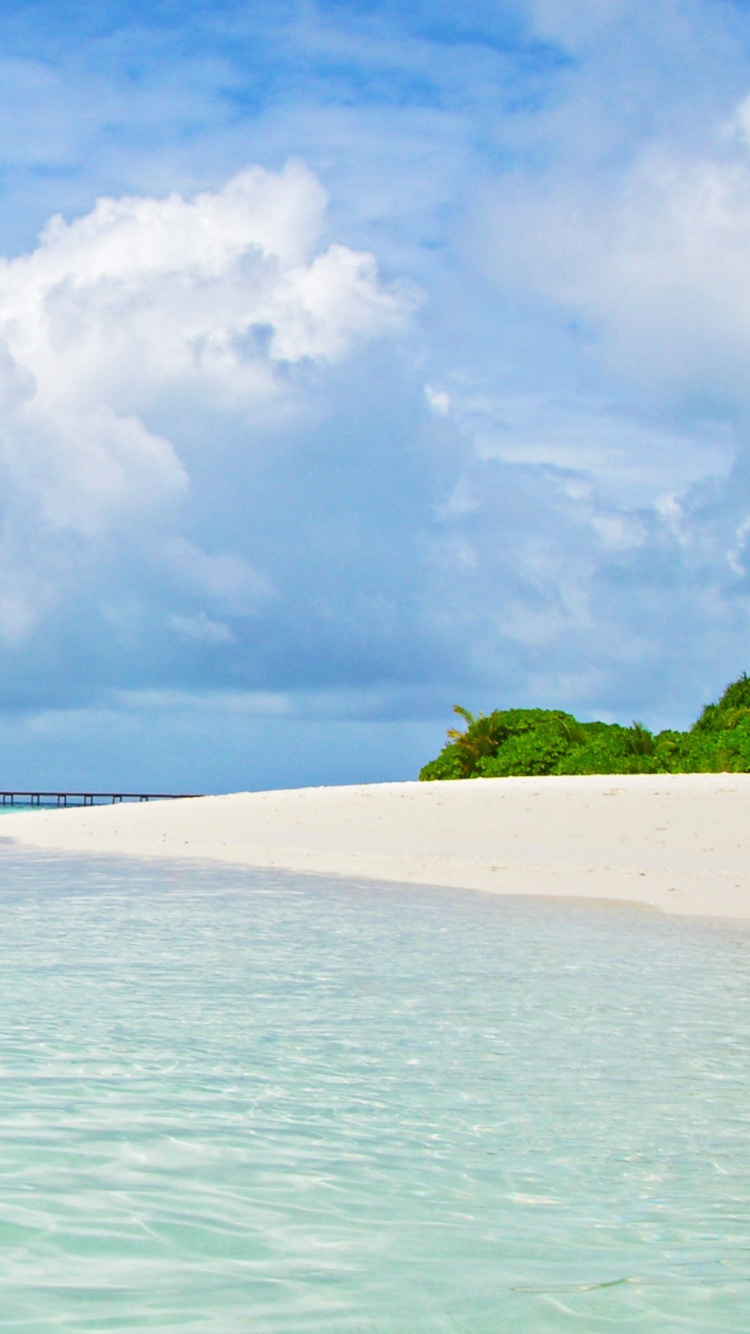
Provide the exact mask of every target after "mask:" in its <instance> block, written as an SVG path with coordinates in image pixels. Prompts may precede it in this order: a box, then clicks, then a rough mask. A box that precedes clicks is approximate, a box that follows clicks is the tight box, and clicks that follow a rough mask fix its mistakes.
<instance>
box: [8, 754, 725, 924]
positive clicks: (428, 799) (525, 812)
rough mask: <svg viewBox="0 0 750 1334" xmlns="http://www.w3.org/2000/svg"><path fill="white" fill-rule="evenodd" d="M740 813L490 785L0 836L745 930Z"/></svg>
mask: <svg viewBox="0 0 750 1334" xmlns="http://www.w3.org/2000/svg"><path fill="white" fill-rule="evenodd" d="M749 814H750V775H745V774H680V775H673V774H669V775H658V776H648V775H640V774H638V775H627V776H622V775H618V776H616V777H608V776H604V777H602V776H587V777H576V778H538V779H535V778H495V779H476V780H472V781H467V782H454V783H379V784H373V785H367V784H365V785H361V786H353V787H328V788H326V787H320V788H301V789H297V790H288V791H279V792H241V793H234V794H232V795H229V796H217V797H199V798H192V799H184V800H177V801H159V802H149V803H143V804H136V805H125V804H123V805H116V806H99V807H94V808H91V807H88V808H85V809H81V808H78V809H67V810H52V811H33V812H23V813H18V814H5V815H3V818H2V820H1V821H0V837H1V838H2V839H3V841H4V842H5V841H8V840H10V841H12V842H13V843H15V844H17V845H19V844H20V845H25V846H29V847H36V848H45V849H57V850H59V851H61V852H72V853H98V854H117V855H125V856H136V857H149V858H152V857H168V858H190V859H200V860H202V861H205V860H218V861H224V862H230V863H233V864H235V865H245V866H256V867H277V868H280V869H282V868H283V869H288V870H293V871H304V872H313V873H317V874H326V875H331V874H333V875H341V876H347V877H349V878H354V879H359V878H367V879H373V880H381V881H397V882H401V883H407V884H417V885H435V886H451V887H456V888H466V889H475V890H483V891H488V892H490V893H494V894H524V895H529V894H533V895H544V896H553V897H573V898H592V899H610V900H613V899H614V900H626V901H630V902H635V903H639V904H643V905H645V906H648V907H650V908H654V909H659V910H662V911H664V912H670V913H679V914H687V915H691V916H705V917H733V918H750V819H748V815H749Z"/></svg>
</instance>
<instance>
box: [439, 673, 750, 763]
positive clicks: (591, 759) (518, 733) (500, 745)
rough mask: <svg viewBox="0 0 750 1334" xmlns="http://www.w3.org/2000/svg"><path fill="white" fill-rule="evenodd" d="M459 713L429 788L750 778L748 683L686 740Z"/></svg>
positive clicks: (540, 715) (545, 713) (732, 688)
mask: <svg viewBox="0 0 750 1334" xmlns="http://www.w3.org/2000/svg"><path fill="white" fill-rule="evenodd" d="M454 712H455V713H457V714H458V715H459V717H461V718H462V719H463V721H464V724H465V726H464V728H463V730H462V729H460V728H451V729H450V730H449V732H448V740H447V743H446V745H445V746H444V747H443V750H442V751H441V752H440V754H439V755H438V756H437V758H436V759H434V760H431V761H430V763H429V764H426V765H425V766H424V768H423V769H422V770H421V772H420V775H419V777H420V778H421V779H422V780H423V781H433V780H444V779H459V778H504V777H508V776H510V775H518V776H524V775H539V774H627V773H750V677H748V676H747V674H745V673H743V675H742V676H741V677H740V678H739V680H737V681H735V682H733V683H732V684H731V685H729V686H727V688H726V690H725V691H724V693H723V695H722V696H721V698H720V699H719V700H718V701H717V702H716V703H715V704H708V705H706V707H705V708H704V709H703V711H702V712H701V714H700V717H699V718H698V720H697V721H696V722H695V723H694V724H693V726H692V727H691V728H690V730H689V731H688V732H678V731H672V730H666V731H664V732H660V733H659V734H658V735H657V736H654V735H653V733H652V732H650V731H649V730H648V728H647V727H645V726H644V724H643V723H639V722H634V723H633V724H632V725H631V726H630V727H622V726H620V724H618V723H601V722H593V723H581V722H579V721H578V720H577V719H576V718H574V717H573V715H572V714H571V713H566V712H564V711H563V710H561V709H504V710H495V711H494V712H493V713H490V714H488V715H485V714H482V713H480V714H477V715H476V716H475V715H474V714H472V713H469V711H468V709H464V708H462V707H461V706H460V705H456V706H455V707H454Z"/></svg>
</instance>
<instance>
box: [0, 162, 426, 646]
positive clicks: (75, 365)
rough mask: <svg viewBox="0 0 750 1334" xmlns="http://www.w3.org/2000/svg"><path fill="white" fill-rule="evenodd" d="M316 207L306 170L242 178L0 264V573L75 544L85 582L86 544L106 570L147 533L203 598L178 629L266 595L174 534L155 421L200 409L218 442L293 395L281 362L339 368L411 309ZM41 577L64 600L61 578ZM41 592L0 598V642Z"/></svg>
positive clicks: (182, 490) (28, 617) (236, 562)
mask: <svg viewBox="0 0 750 1334" xmlns="http://www.w3.org/2000/svg"><path fill="white" fill-rule="evenodd" d="M325 208H326V196H325V193H324V191H323V189H322V187H321V185H320V183H319V182H318V180H317V179H316V178H315V176H314V175H313V174H312V173H311V172H309V171H308V170H307V169H306V168H305V167H303V166H302V165H301V164H299V163H291V164H290V165H289V166H287V167H286V168H285V169H284V170H283V171H282V172H280V173H278V174H277V173H273V172H270V171H266V170H263V169H261V168H259V167H255V168H250V169H248V170H245V171H242V172H241V173H240V174H239V175H237V176H235V177H234V178H233V179H232V180H230V181H229V183H228V184H227V185H226V186H225V187H224V188H223V189H222V190H219V191H216V192H209V191H206V192H203V193H201V194H197V195H196V196H195V197H194V198H192V199H186V198H184V197H183V196H182V195H180V194H177V193H173V194H170V195H168V196H167V197H166V198H162V199H156V198H146V197H138V196H132V197H127V198H122V199H100V200H99V202H98V203H97V204H96V206H95V207H94V208H93V209H92V211H91V212H90V213H88V214H87V215H86V216H84V217H81V218H79V219H77V220H75V221H73V222H66V221H64V220H63V219H62V218H61V217H55V218H53V219H52V221H51V222H50V223H49V225H48V226H47V227H46V228H45V230H44V232H43V233H42V236H41V238H40V242H39V245H38V247H37V248H36V249H35V250H34V251H33V252H32V253H30V254H26V255H22V256H19V257H17V258H13V259H2V260H0V476H1V478H2V499H1V501H0V504H1V506H2V509H1V510H0V517H1V519H2V537H0V546H1V548H2V549H1V550H0V555H1V556H2V559H3V563H4V569H5V575H6V579H7V578H9V577H10V576H11V574H12V570H13V568H14V566H17V565H18V564H19V563H21V564H22V565H23V567H24V569H26V568H27V566H28V561H29V556H28V553H29V551H30V550H31V551H37V552H38V553H39V559H40V562H41V563H42V564H44V565H46V567H47V568H48V569H52V570H54V569H55V567H56V566H60V567H63V566H64V565H65V561H64V560H59V559H57V558H56V556H55V554H54V553H55V551H56V550H57V551H58V553H59V551H60V548H59V543H60V542H68V543H69V542H70V541H73V542H74V543H75V547H76V562H75V564H76V577H77V578H80V573H81V569H80V564H81V561H82V560H84V561H85V552H86V549H87V548H91V549H92V550H93V547H97V549H98V552H99V554H98V556H97V560H101V559H102V555H101V548H102V544H106V543H107V542H109V541H114V540H115V538H116V540H117V543H118V544H119V545H120V548H122V546H123V544H124V545H125V546H126V547H127V545H128V543H132V542H138V540H139V535H140V538H141V539H142V538H143V536H144V535H145V534H148V533H151V534H152V536H155V537H156V538H157V542H156V545H155V546H154V545H153V542H152V548H153V550H154V551H155V552H157V553H158V556H157V559H158V561H159V562H160V563H161V565H162V567H163V570H164V571H165V572H166V574H168V575H169V576H170V577H172V578H173V580H174V581H175V584H176V586H177V587H178V589H182V591H183V592H192V593H193V594H195V595H197V596H199V597H204V598H205V599H206V600H207V603H208V608H207V610H204V611H202V612H200V613H198V614H197V616H196V614H195V613H194V612H190V613H189V614H186V615H183V613H182V612H180V611H176V612H175V613H174V615H175V616H176V617H177V618H178V621H177V622H175V623H174V625H173V628H175V629H178V628H179V627H180V626H181V628H182V633H183V634H188V626H190V625H192V627H193V630H192V634H193V638H200V637H202V638H204V639H205V638H206V637H207V634H208V633H209V630H208V629H207V627H210V626H212V625H213V626H215V625H218V624H219V623H220V620H219V621H216V620H215V619H214V618H213V617H212V616H211V610H212V608H214V609H218V610H219V611H220V618H221V615H222V614H229V615H240V616H241V615H247V614H250V613H251V612H252V611H254V610H255V609H256V608H257V606H258V605H259V603H261V602H263V601H264V600H265V599H267V598H268V596H270V590H269V586H268V584H267V581H266V580H264V578H263V577H262V576H260V575H258V574H257V573H256V572H255V571H254V569H253V568H252V567H251V565H250V564H249V563H248V561H247V560H246V559H245V558H244V557H242V556H238V555H237V556H235V555H232V554H222V553H221V552H220V553H218V554H216V553H209V552H206V551H203V550H202V549H201V547H200V546H199V545H196V543H195V542H193V541H188V540H187V539H186V538H181V537H179V536H175V528H177V530H178V532H179V528H180V522H181V520H180V508H181V506H183V504H184V503H185V501H186V499H187V497H188V496H189V494H190V488H191V481H190V475H189V465H188V461H187V460H186V458H185V457H184V456H183V454H184V451H183V448H182V442H181V440H180V438H179V433H178V434H176V435H175V434H173V432H172V431H171V429H170V427H169V420H170V419H172V418H174V416H175V415H178V416H179V413H180V412H182V413H185V412H187V413H188V415H190V414H193V415H194V414H203V417H204V418H206V417H207V416H208V417H210V416H211V415H212V414H213V422H214V428H213V430H214V432H215V431H216V430H219V431H220V429H221V427H220V422H221V419H222V416H223V414H226V412H227V411H230V412H231V413H234V414H235V416H236V414H237V413H241V414H242V415H243V418H244V419H245V420H249V421H252V417H253V414H255V413H257V412H258V411H260V410H263V411H264V412H265V413H266V415H267V414H268V411H269V409H273V408H274V405H275V407H276V409H277V410H278V412H279V413H283V412H284V411H285V410H287V409H288V406H289V403H290V401H294V399H295V395H296V396H297V397H299V393H300V392H301V390H298V389H297V388H296V387H295V383H294V379H293V377H291V378H290V375H289V373H288V370H289V367H290V366H299V365H300V364H301V363H303V362H307V363H310V364H311V365H319V366H323V365H325V364H330V363H334V362H337V361H340V360H341V359H342V358H344V357H346V356H347V355H348V354H349V353H350V352H351V351H352V349H353V348H354V347H355V345H356V344H357V342H358V341H359V340H366V339H370V338H373V337H379V336H383V335H389V334H391V333H392V332H393V331H394V330H396V329H397V328H399V327H400V326H401V325H402V324H403V322H404V320H405V319H406V317H407V315H408V311H409V309H410V298H409V297H407V296H406V295H405V294H404V293H403V292H401V291H398V290H395V289H389V288H387V287H385V286H384V285H383V284H382V283H381V282H380V279H379V276H378V272H377V267H376V264H375V261H374V259H373V257H372V256H371V255H369V254H365V253H360V252H356V251H353V250H351V249H349V248H347V247H346V246H343V245H338V244H333V245H328V246H326V245H324V244H323V243H322V242H321V237H322V234H323V231H324V227H325ZM156 420H158V421H159V422H161V423H164V422H166V423H167V428H166V430H165V429H164V428H163V426H162V427H161V428H159V427H157V425H156V424H155V422H156ZM217 422H218V423H219V425H218V426H217V424H216V423H217ZM211 435H212V432H211V431H210V430H206V431H205V432H204V439H203V442H202V448H203V449H204V450H210V449H211V445H212V441H211ZM160 534H163V538H162V537H160ZM56 543H57V544H58V545H57V547H56V545H55V544H56ZM51 582H52V583H53V584H55V582H57V585H58V592H59V594H60V597H64V588H63V586H64V585H65V582H66V576H65V573H64V570H63V572H62V573H60V574H59V575H57V576H56V579H55V578H54V577H53V579H52V581H51ZM47 592H49V590H47ZM42 601H43V602H44V607H46V606H47V605H48V599H46V600H45V599H42ZM42 601H40V598H39V596H38V595H35V593H34V587H33V581H29V580H27V582H26V591H25V594H24V596H21V597H20V599H19V597H16V596H15V594H14V595H10V594H8V595H6V599H5V603H6V604H7V605H5V604H4V606H5V610H4V611H3V610H2V609H0V635H2V634H3V633H6V634H7V635H9V636H11V637H16V636H18V635H20V634H22V633H23V629H24V627H26V628H27V629H28V628H30V627H31V626H32V625H33V624H34V623H35V619H36V617H37V615H38V614H41V612H42V610H43V607H42ZM52 602H53V603H54V602H55V594H54V592H53V593H52ZM201 615H203V616H204V617H205V618H206V619H205V621H201V620H200V616H201ZM180 617H181V618H182V619H181V620H180ZM191 617H192V619H190V618H191ZM199 630H200V631H201V633H200V634H199V633H198V631H199ZM213 633H214V639H215V632H213ZM229 633H230V634H231V632H229Z"/></svg>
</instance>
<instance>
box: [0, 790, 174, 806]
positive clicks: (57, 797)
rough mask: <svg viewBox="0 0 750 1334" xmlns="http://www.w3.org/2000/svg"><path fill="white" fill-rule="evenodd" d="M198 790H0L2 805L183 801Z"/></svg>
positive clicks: (102, 804)
mask: <svg viewBox="0 0 750 1334" xmlns="http://www.w3.org/2000/svg"><path fill="white" fill-rule="evenodd" d="M199 795H200V793H198V792H0V797H1V798H2V805H3V806H116V805H117V803H118V802H120V801H184V800H186V799H188V798H192V797H197V796H199Z"/></svg>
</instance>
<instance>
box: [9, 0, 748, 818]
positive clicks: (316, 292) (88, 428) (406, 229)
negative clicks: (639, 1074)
mask: <svg viewBox="0 0 750 1334" xmlns="http://www.w3.org/2000/svg"><path fill="white" fill-rule="evenodd" d="M0 191H1V192H2V194H1V199H0V203H1V207H0V557H1V560H2V581H1V582H0V760H1V761H2V775H3V777H2V783H3V784H4V785H5V786H7V787H16V788H23V787H24V786H27V785H29V786H35V787H40V786H42V787H49V788H57V787H60V788H68V789H69V790H73V789H76V790H77V789H79V788H81V787H87V788H91V787H96V788H99V789H101V790H115V789H122V788H127V789H132V790H150V791H154V790H159V791H200V792H208V791H230V790H237V789H244V788H267V787H276V786H289V785H305V784H318V783H342V782H359V781H361V782H374V781H384V780H391V779H394V780H395V779H406V778H413V777H416V775H417V772H418V770H419V767H420V765H421V764H423V763H425V762H426V761H427V760H428V759H430V758H432V756H433V755H434V754H436V753H437V751H438V750H439V748H440V746H441V744H442V741H443V739H444V734H445V730H446V728H447V727H449V726H450V725H451V722H452V714H451V710H452V706H453V705H454V704H456V703H460V704H462V705H464V706H465V707H468V708H470V709H472V710H475V711H476V710H484V711H489V710H491V709H493V708H507V707H512V706H532V705H538V706H544V707H557V708H565V709H569V710H570V711H572V712H574V713H575V714H576V715H577V716H578V717H580V718H584V719H585V718H595V717H599V718H603V719H606V720H610V721H620V722H624V723H629V722H630V721H631V719H633V718H638V719H639V720H641V721H643V722H645V723H646V724H647V725H648V726H650V727H653V728H660V727H663V726H687V725H689V723H690V722H691V721H692V720H693V719H694V718H695V717H696V715H697V713H698V711H699V710H700V708H701V706H702V705H703V704H705V703H706V702H708V701H709V700H710V699H712V698H715V697H716V696H717V694H718V693H719V691H720V690H721V689H722V688H723V686H724V685H725V684H726V683H727V682H728V681H730V680H732V679H734V678H736V677H737V676H738V675H739V674H740V673H741V672H742V671H744V670H746V669H749V668H750V579H749V573H748V571H749V569H750V564H749V562H750V7H748V6H747V5H746V4H745V3H740V0H737V2H736V3H735V2H733V0H650V3H649V4H648V5H645V4H643V0H464V3H462V5H461V6H458V5H456V4H455V3H451V4H448V3H447V0H399V3H395V0H393V2H391V0H362V2H361V3H355V2H354V0H349V2H347V0H320V2H319V3H313V2H312V0H299V2H297V0H273V3H271V0H268V3H266V2H265V0H258V2H256V3H253V2H250V3H238V2H237V0H212V2H211V3H203V2H202V0H164V2H163V3H147V2H146V3H138V0H128V3H127V4H125V3H119V2H118V0H90V3H88V4H87V5H85V6H82V5H80V3H76V4H73V3H72V2H70V0H37V2H36V3H34V0H31V2H30V3H18V2H17V0H6V3H5V5H4V6H3V10H2V15H1V16H0Z"/></svg>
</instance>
